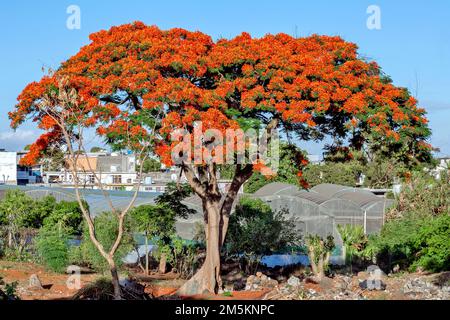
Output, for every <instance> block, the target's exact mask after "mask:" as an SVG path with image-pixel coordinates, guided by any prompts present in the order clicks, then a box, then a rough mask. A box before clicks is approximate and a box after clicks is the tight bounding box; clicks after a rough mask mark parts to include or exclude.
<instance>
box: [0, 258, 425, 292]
mask: <svg viewBox="0 0 450 320" xmlns="http://www.w3.org/2000/svg"><path fill="white" fill-rule="evenodd" d="M33 274H36V275H37V276H38V277H39V279H40V280H41V282H42V285H43V287H44V288H43V289H30V288H29V279H30V276H31V275H33ZM128 274H131V275H132V276H133V277H135V278H136V279H137V280H138V282H140V283H141V284H143V285H144V286H145V291H146V292H147V293H150V294H151V295H153V296H154V297H157V298H162V297H164V296H165V297H169V298H176V299H195V300H260V299H263V298H264V297H266V295H267V294H268V292H269V291H270V290H269V289H261V290H258V291H231V292H230V293H227V294H220V295H196V296H190V297H175V296H174V294H175V292H176V290H177V289H178V288H179V287H180V286H181V285H183V283H184V282H185V280H182V279H179V278H178V276H177V275H176V274H171V273H169V274H166V275H163V276H161V275H158V274H152V275H150V276H143V275H142V274H139V273H135V272H133V270H129V271H128ZM102 276H103V275H102V274H98V273H83V272H82V273H81V279H80V281H81V286H84V285H86V284H88V283H90V282H92V281H94V280H96V279H98V278H100V277H102ZM123 276H125V275H123ZM418 276H421V275H419V274H399V275H397V276H393V277H389V278H387V279H386V284H387V288H388V290H385V291H366V290H365V291H364V292H361V294H362V296H363V297H364V298H365V299H371V300H372V299H373V300H391V299H394V300H408V299H411V298H412V297H411V296H410V295H407V294H404V293H403V290H402V289H403V286H404V285H405V283H406V281H409V280H410V279H413V278H415V277H418ZM422 276H423V275H422ZM0 277H2V278H3V280H4V281H5V282H7V283H11V282H17V294H18V295H19V297H20V298H21V299H22V300H55V299H70V297H71V296H72V295H73V294H74V293H75V292H76V291H77V290H76V289H69V287H68V286H67V284H66V282H67V280H68V278H69V275H65V274H57V273H53V272H50V271H48V270H45V268H44V267H42V266H40V265H37V264H34V263H26V262H10V261H2V260H0ZM355 280H357V279H356V278H354V279H353V280H352V281H355ZM337 283H338V280H337V279H329V280H328V282H326V283H325V285H324V284H321V285H318V284H314V283H305V284H304V289H306V290H312V291H314V292H316V293H317V298H319V299H321V298H324V299H332V297H331V296H330V297H328V295H327V293H328V292H329V291H332V289H333V288H334V287H335V286H336V285H337ZM353 287H354V288H355V287H357V285H356V286H353ZM357 290H359V289H357Z"/></svg>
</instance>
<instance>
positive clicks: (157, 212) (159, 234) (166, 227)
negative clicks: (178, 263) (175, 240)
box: [130, 205, 176, 275]
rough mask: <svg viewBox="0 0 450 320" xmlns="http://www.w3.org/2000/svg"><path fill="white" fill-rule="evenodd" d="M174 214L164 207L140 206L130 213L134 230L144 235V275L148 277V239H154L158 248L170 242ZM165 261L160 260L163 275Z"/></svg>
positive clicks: (172, 232) (173, 228)
mask: <svg viewBox="0 0 450 320" xmlns="http://www.w3.org/2000/svg"><path fill="white" fill-rule="evenodd" d="M175 217H176V213H175V212H174V211H173V210H171V209H170V208H169V207H167V206H165V205H142V206H139V207H136V208H134V209H133V210H132V211H131V214H130V218H131V219H132V221H133V224H134V225H135V226H136V230H137V231H139V232H143V233H144V237H145V248H146V249H145V274H147V275H148V265H149V249H148V239H149V238H152V239H153V238H155V239H156V243H157V245H158V247H162V246H164V245H166V244H167V243H168V242H170V237H171V236H172V235H173V234H174V233H175ZM165 270H166V259H165V257H164V256H162V257H161V259H160V267H159V271H160V272H161V273H165Z"/></svg>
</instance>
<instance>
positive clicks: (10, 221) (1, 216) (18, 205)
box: [0, 189, 34, 229]
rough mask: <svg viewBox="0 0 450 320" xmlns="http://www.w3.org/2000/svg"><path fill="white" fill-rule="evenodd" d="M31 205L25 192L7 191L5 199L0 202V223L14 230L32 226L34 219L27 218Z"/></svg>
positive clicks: (30, 199)
mask: <svg viewBox="0 0 450 320" xmlns="http://www.w3.org/2000/svg"><path fill="white" fill-rule="evenodd" d="M33 204H34V202H33V199H32V198H30V197H29V196H27V195H26V194H25V192H23V191H21V190H18V189H12V190H7V191H6V193H5V197H4V198H3V199H2V201H0V221H1V223H2V224H4V225H9V226H10V227H11V228H14V229H18V228H22V227H23V228H26V227H29V226H30V224H31V225H34V221H33V220H34V219H30V218H29V217H28V215H29V214H30V213H31V212H33V207H34V206H33Z"/></svg>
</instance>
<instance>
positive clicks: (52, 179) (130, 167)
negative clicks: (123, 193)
mask: <svg viewBox="0 0 450 320" xmlns="http://www.w3.org/2000/svg"><path fill="white" fill-rule="evenodd" d="M66 162H67V168H66V169H64V170H61V171H58V172H44V174H43V181H44V183H47V184H58V186H60V187H68V188H73V187H74V186H75V177H74V174H73V168H72V166H73V165H71V164H70V161H68V160H67V161H66ZM135 166H136V159H135V156H134V155H125V154H119V153H113V154H105V153H88V154H86V155H81V156H80V157H79V159H78V161H77V163H76V176H77V177H78V185H79V186H80V187H83V188H90V189H98V188H99V181H100V182H101V184H102V185H103V186H104V188H105V189H108V190H129V191H130V190H133V189H134V187H135V185H136V182H137V173H136V168H135Z"/></svg>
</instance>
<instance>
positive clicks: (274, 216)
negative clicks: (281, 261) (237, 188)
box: [225, 198, 300, 273]
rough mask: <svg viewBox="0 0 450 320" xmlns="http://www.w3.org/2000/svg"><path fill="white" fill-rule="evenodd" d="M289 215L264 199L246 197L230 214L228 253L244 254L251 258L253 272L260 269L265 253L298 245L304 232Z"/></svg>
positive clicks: (249, 269) (248, 270) (250, 267)
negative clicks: (269, 204)
mask: <svg viewBox="0 0 450 320" xmlns="http://www.w3.org/2000/svg"><path fill="white" fill-rule="evenodd" d="M286 214H287V212H285V211H280V212H274V211H272V209H271V208H270V207H269V206H268V205H267V204H266V203H264V202H263V201H262V200H259V199H251V198H242V199H241V200H240V202H239V204H238V205H237V206H236V209H235V212H234V213H233V214H232V215H231V217H230V226H229V231H228V232H229V234H228V236H227V240H226V242H225V248H226V250H227V252H228V254H231V255H240V254H244V256H245V257H246V259H247V260H248V261H249V268H247V270H246V271H247V272H248V273H252V270H251V269H257V267H258V265H259V263H260V261H261V258H262V257H263V256H264V255H270V254H273V253H276V252H280V251H283V250H285V249H287V248H288V247H289V246H295V245H298V244H299V242H300V234H299V232H298V231H297V230H296V227H295V220H293V219H287V218H286V216H285V215H286ZM253 271H254V270H253Z"/></svg>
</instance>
